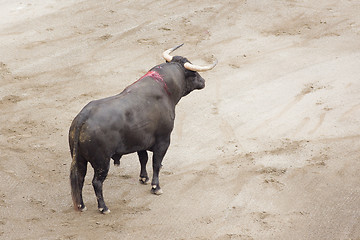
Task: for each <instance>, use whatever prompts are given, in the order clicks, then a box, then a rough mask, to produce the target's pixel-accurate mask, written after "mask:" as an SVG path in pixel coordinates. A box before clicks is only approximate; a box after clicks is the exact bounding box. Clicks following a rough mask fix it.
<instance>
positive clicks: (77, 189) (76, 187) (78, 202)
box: [70, 127, 85, 210]
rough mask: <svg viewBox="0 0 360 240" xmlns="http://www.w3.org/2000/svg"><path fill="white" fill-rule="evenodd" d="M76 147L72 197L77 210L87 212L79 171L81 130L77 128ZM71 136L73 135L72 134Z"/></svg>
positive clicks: (72, 166)
mask: <svg viewBox="0 0 360 240" xmlns="http://www.w3.org/2000/svg"><path fill="white" fill-rule="evenodd" d="M74 131H75V134H74V138H73V141H74V146H73V150H72V162H71V168H70V185H71V196H72V200H73V203H74V208H75V210H85V209H84V207H85V206H83V201H82V196H81V195H82V194H81V191H82V187H81V186H80V184H82V183H81V182H80V178H79V170H78V145H79V132H80V129H79V128H78V127H75V129H74ZM70 134H71V133H70Z"/></svg>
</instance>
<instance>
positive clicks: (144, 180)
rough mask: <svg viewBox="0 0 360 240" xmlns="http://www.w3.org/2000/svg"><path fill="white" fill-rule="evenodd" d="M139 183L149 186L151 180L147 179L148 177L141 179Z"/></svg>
mask: <svg viewBox="0 0 360 240" xmlns="http://www.w3.org/2000/svg"><path fill="white" fill-rule="evenodd" d="M139 182H140V183H141V184H144V185H147V184H149V178H147V177H144V178H139Z"/></svg>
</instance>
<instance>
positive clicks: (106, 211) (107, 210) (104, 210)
mask: <svg viewBox="0 0 360 240" xmlns="http://www.w3.org/2000/svg"><path fill="white" fill-rule="evenodd" d="M99 211H100V212H101V213H102V214H105V215H106V214H109V213H110V209H108V208H107V209H103V208H99Z"/></svg>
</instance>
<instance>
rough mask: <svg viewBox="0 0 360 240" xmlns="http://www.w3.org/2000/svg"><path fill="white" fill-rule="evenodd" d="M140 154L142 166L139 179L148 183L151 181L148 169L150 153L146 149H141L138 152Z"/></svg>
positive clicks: (143, 182)
mask: <svg viewBox="0 0 360 240" xmlns="http://www.w3.org/2000/svg"><path fill="white" fill-rule="evenodd" d="M137 154H138V156H139V161H140V166H141V170H140V178H139V181H140V183H142V184H148V183H149V177H148V174H147V171H146V164H147V162H148V159H149V158H148V154H147V152H146V150H145V151H139V152H137Z"/></svg>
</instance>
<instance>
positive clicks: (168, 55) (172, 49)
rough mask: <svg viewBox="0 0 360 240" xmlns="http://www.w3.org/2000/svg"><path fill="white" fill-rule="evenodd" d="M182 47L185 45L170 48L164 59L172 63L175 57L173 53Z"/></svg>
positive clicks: (164, 53) (164, 54)
mask: <svg viewBox="0 0 360 240" xmlns="http://www.w3.org/2000/svg"><path fill="white" fill-rule="evenodd" d="M182 45H184V44H183V43H182V44H180V45H179V46H176V47H173V48H170V49H168V50H166V51H165V52H163V58H164V59H165V60H166V61H168V62H171V60H172V59H173V57H172V56H171V55H170V53H172V52H173V51H175V50H176V49H178V48H179V47H181V46H182Z"/></svg>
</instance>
